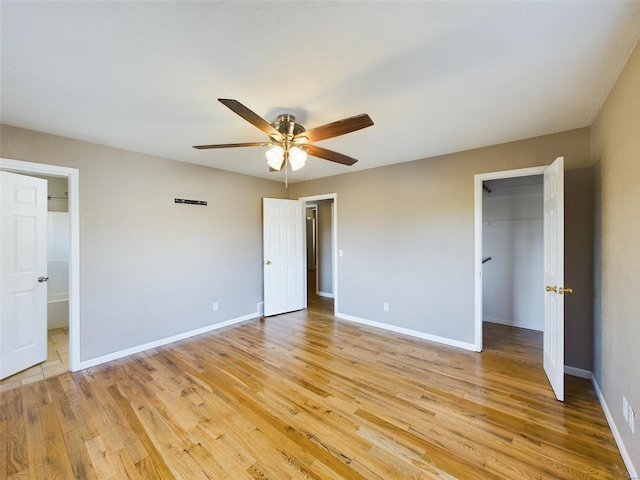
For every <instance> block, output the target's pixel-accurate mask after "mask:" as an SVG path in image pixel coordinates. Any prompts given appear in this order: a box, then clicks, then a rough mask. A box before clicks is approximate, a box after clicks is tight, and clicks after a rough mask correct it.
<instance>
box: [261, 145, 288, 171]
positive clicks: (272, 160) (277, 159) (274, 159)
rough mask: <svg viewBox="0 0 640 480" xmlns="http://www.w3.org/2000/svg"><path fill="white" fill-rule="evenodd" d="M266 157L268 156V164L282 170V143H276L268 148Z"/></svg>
mask: <svg viewBox="0 0 640 480" xmlns="http://www.w3.org/2000/svg"><path fill="white" fill-rule="evenodd" d="M265 157H267V165H269V166H270V167H271V168H273V169H274V170H280V169H281V168H282V164H283V163H284V149H283V148H282V147H281V146H280V145H274V146H273V147H271V148H270V149H269V150H267V153H265Z"/></svg>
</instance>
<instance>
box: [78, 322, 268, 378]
mask: <svg viewBox="0 0 640 480" xmlns="http://www.w3.org/2000/svg"><path fill="white" fill-rule="evenodd" d="M259 316H260V315H259V314H258V312H255V313H250V314H249V315H244V316H242V317H237V318H232V319H231V320H225V321H224V322H220V323H214V324H213V325H207V326H206V327H201V328H196V329H195V330H190V331H188V332H183V333H179V334H178V335H173V336H171V337H166V338H161V339H160V340H154V341H153V342H149V343H145V344H144V345H137V346H135V347H131V348H126V349H124V350H120V351H119V352H114V353H109V354H107V355H103V356H101V357H96V358H92V359H90V360H82V361H81V362H79V364H78V368H77V370H82V369H85V368H89V367H95V366H96V365H99V364H101V363H105V362H110V361H111V360H117V359H119V358H122V357H126V356H129V355H133V354H135V353H140V352H143V351H145V350H149V349H151V348H156V347H161V346H162V345H166V344H168V343H173V342H177V341H178V340H184V339H185V338H189V337H193V336H196V335H200V334H202V333H207V332H210V331H212V330H217V329H218V328H222V327H228V326H229V325H233V324H236V323H240V322H245V321H247V320H251V319H253V318H257V317H259ZM77 370H74V371H77Z"/></svg>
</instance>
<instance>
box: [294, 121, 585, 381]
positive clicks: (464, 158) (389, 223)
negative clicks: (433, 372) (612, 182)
mask: <svg viewBox="0 0 640 480" xmlns="http://www.w3.org/2000/svg"><path fill="white" fill-rule="evenodd" d="M558 156H564V157H565V167H566V169H577V168H585V167H589V166H590V133H589V129H588V128H583V129H578V130H572V131H569V132H563V133H559V134H555V135H547V136H544V137H538V138H532V139H527V140H522V141H518V142H511V143H507V144H503V145H495V146H492V147H487V148H481V149H476V150H470V151H466V152H460V153H455V154H451V155H445V156H440V157H434V158H429V159H425V160H418V161H414V162H407V163H402V164H396V165H391V166H387V167H380V168H375V169H371V170H364V171H360V172H354V173H348V174H344V175H339V176H334V177H328V178H322V179H318V180H313V181H309V182H303V183H296V184H294V185H292V186H291V187H290V190H291V192H290V198H298V197H302V196H308V195H319V194H323V193H333V192H336V193H337V194H338V201H337V205H338V213H337V215H338V235H339V238H338V248H339V249H342V250H343V251H344V256H343V257H341V258H339V259H338V289H339V291H338V295H339V299H340V304H339V310H340V313H343V314H348V315H352V316H355V317H360V318H363V319H367V320H372V321H376V322H382V323H386V324H389V325H393V326H396V327H404V328H408V329H413V330H417V331H419V332H424V333H428V334H431V335H437V336H441V337H446V338H448V339H452V340H456V341H460V342H465V343H469V344H471V343H473V341H474V253H473V252H474V195H473V191H474V174H477V173H486V172H494V171H502V170H510V169H518V168H525V167H532V166H540V165H548V164H550V163H551V162H552V161H553V160H555V158H556V157H558ZM361 161H363V162H366V159H362V160H361ZM585 254H586V255H587V256H589V255H590V254H591V252H585ZM578 268H581V267H578ZM586 275H590V272H587V273H586ZM383 302H388V303H389V306H390V308H389V312H385V311H383V308H382V307H383V305H382V304H383ZM567 315H569V316H570V315H571V312H570V311H568V312H567ZM577 321H578V322H580V323H581V325H580V328H583V329H584V328H590V323H591V319H590V318H580V319H577ZM570 348H574V345H571V346H570ZM577 348H582V347H579V346H578V347H577ZM588 363H589V365H573V366H576V367H578V368H586V369H588V368H589V367H590V361H589V362H588Z"/></svg>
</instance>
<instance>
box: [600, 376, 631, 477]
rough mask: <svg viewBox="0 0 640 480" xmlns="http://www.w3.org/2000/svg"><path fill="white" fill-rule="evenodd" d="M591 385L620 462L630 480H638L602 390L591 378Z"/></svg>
mask: <svg viewBox="0 0 640 480" xmlns="http://www.w3.org/2000/svg"><path fill="white" fill-rule="evenodd" d="M591 383H592V384H593V389H594V390H595V391H596V395H597V396H598V400H600V405H601V406H602V410H603V411H604V416H605V417H607V422H608V423H609V428H610V429H611V433H613V438H614V439H615V440H616V443H617V444H618V450H620V455H622V460H624V464H625V466H626V467H627V470H628V471H629V476H630V478H631V480H638V473H637V471H636V468H635V467H634V466H633V462H632V461H631V456H630V455H629V453H628V452H627V449H626V448H625V446H624V442H623V441H622V437H621V436H620V432H619V431H618V427H617V426H616V424H615V422H614V421H613V416H612V415H611V411H610V410H609V407H608V406H607V402H606V400H605V399H604V395H602V390H600V386H599V385H598V382H597V381H596V377H593V376H592V377H591Z"/></svg>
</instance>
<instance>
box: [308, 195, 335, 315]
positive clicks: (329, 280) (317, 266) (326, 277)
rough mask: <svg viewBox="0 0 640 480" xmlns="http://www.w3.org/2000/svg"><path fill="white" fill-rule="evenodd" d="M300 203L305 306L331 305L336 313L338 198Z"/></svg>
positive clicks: (316, 198)
mask: <svg viewBox="0 0 640 480" xmlns="http://www.w3.org/2000/svg"><path fill="white" fill-rule="evenodd" d="M300 200H302V201H303V202H304V206H305V219H306V229H305V245H306V253H307V254H306V263H307V269H306V271H307V302H310V301H312V300H313V301H316V302H318V301H322V302H323V303H327V304H328V303H331V302H332V303H333V306H332V310H333V312H334V313H335V312H336V311H337V301H338V296H337V291H338V290H337V278H338V277H337V269H338V262H337V253H338V252H337V238H338V235H337V225H338V222H337V194H335V193H330V194H324V195H315V196H313V197H302V198H300ZM325 307H326V305H325Z"/></svg>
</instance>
